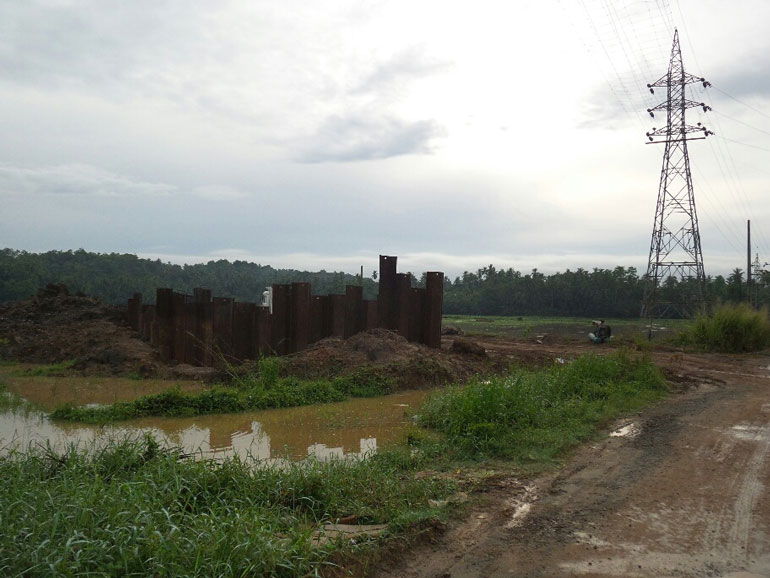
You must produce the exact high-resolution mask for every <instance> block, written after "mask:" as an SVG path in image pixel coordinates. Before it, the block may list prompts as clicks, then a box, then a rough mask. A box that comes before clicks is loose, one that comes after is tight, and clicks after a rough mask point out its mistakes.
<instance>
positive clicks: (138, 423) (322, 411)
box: [0, 378, 426, 460]
mask: <svg viewBox="0 0 770 578" xmlns="http://www.w3.org/2000/svg"><path fill="white" fill-rule="evenodd" d="M25 379H26V378H25ZM59 379H60V380H61V379H62V378H59ZM20 381H23V380H17V381H15V382H14V383H13V385H10V384H9V389H10V390H11V391H14V392H15V393H16V394H18V395H21V396H23V397H25V398H26V399H29V400H30V401H31V402H32V403H33V404H34V405H35V406H37V407H40V408H43V409H46V410H47V409H50V408H51V407H53V406H55V405H58V403H53V404H52V402H51V401H50V400H49V399H48V398H47V397H45V395H43V394H41V388H40V387H39V383H38V384H37V385H35V384H34V383H33V382H32V381H30V382H29V383H27V384H24V383H20ZM110 383H111V382H109V380H107V381H105V382H104V383H102V384H100V389H101V388H105V389H107V388H109V387H112V385H110ZM49 387H50V384H49ZM57 387H58V390H57V393H56V396H58V397H57V399H60V398H61V394H60V391H61V389H63V388H66V387H67V386H62V385H61V384H60V385H59V386H57ZM166 387H168V384H167V383H166ZM68 391H69V393H68V394H67V395H68V396H70V397H72V395H71V394H72V392H73V391H74V389H73V388H71V387H70V388H69V390H68ZM49 393H50V392H49ZM124 394H125V391H124V392H123V394H121V398H123V399H130V398H131V397H130V396H128V397H124ZM144 394H145V392H144V390H143V392H142V393H141V394H140V395H144ZM89 395H90V394H89ZM99 395H100V396H101V397H100V399H104V398H105V396H106V397H110V396H114V395H115V394H114V392H113V393H111V392H104V391H102V392H101V393H100V394H99ZM425 395H426V392H424V391H413V392H404V393H399V394H395V395H391V396H387V397H381V398H372V399H354V400H350V401H346V402H341V403H335V404H326V405H322V406H308V407H298V408H287V409H275V410H266V411H259V412H249V413H242V414H229V415H212V416H197V417H189V418H143V419H137V420H131V421H127V422H120V423H118V424H116V425H108V426H90V425H83V424H73V423H68V422H58V421H57V422H52V421H51V420H49V419H48V418H47V416H46V414H45V413H44V411H41V409H35V408H34V407H32V406H29V405H28V406H24V407H21V408H16V409H7V410H5V411H4V412H3V411H0V448H2V449H6V450H7V448H9V447H11V446H13V447H17V448H22V449H23V448H26V447H28V446H30V445H34V444H50V445H51V446H52V447H54V448H56V449H63V448H65V447H66V446H68V445H70V444H73V443H79V444H82V445H85V446H86V447H89V446H90V445H91V444H96V445H97V446H98V445H99V444H101V443H104V442H105V441H106V440H108V439H112V438H114V437H124V436H126V435H130V436H141V435H143V434H144V433H150V434H152V435H153V436H154V437H155V438H156V439H157V440H158V441H159V442H160V443H162V444H166V445H168V446H176V447H180V448H182V450H183V451H184V452H186V453H191V454H194V453H198V454H200V455H201V456H202V457H211V458H222V457H225V456H231V455H235V454H237V455H239V456H241V457H247V456H253V457H255V458H259V459H262V460H275V459H282V458H289V459H294V460H296V459H302V458H304V457H306V456H309V455H311V456H314V457H316V458H317V459H319V460H329V459H332V458H339V457H343V456H350V455H356V456H362V455H366V454H370V453H372V452H375V451H377V448H378V447H384V446H387V445H388V444H392V443H396V442H400V441H401V440H402V439H403V436H404V435H405V434H404V432H405V428H406V426H407V424H408V422H409V419H410V418H409V415H408V412H409V411H410V409H411V408H414V409H416V408H417V407H418V406H419V404H420V403H421V401H422V400H423V399H424V397H425ZM56 396H55V397H56ZM87 398H88V399H89V400H90V399H92V398H93V395H90V397H88V396H87ZM68 401H70V402H72V403H82V402H83V398H82V397H81V398H77V396H75V398H72V399H68Z"/></svg>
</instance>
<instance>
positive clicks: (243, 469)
mask: <svg viewBox="0 0 770 578" xmlns="http://www.w3.org/2000/svg"><path fill="white" fill-rule="evenodd" d="M425 459H426V458H425V457H424V456H422V455H419V454H413V453H411V452H409V451H408V450H406V449H401V450H393V451H390V452H384V453H379V454H376V455H373V456H371V457H370V458H368V459H366V460H359V461H343V460H335V461H332V462H328V463H319V462H316V461H308V462H303V463H300V464H296V463H295V464H292V463H288V462H286V463H281V464H279V465H275V464H273V465H271V464H265V463H262V464H254V463H250V462H249V461H248V460H243V461H242V460H239V459H238V458H230V459H227V460H226V461H225V462H224V463H215V462H211V461H201V460H193V459H185V458H183V457H180V456H179V455H178V454H177V453H175V452H174V451H170V450H164V449H162V448H160V447H158V445H157V443H156V442H155V441H154V440H153V439H152V438H150V437H145V438H144V439H142V440H133V441H130V440H129V441H125V440H124V441H113V442H112V443H109V444H107V445H106V446H105V447H103V448H102V449H100V450H98V451H95V452H94V451H87V450H86V449H84V448H76V447H71V448H70V449H69V450H68V451H67V452H65V453H64V454H63V455H59V454H56V453H54V452H52V451H50V450H47V449H45V448H33V449H32V450H30V451H28V452H23V453H16V452H14V453H11V454H10V455H8V456H5V457H3V458H2V459H0V478H1V479H2V480H3V484H2V485H1V486H0V519H2V520H3V532H2V533H0V574H1V575H3V576H21V575H24V576H52V575H56V576H84V575H88V576H118V575H120V576H158V577H161V576H206V577H208V576H220V577H229V576H287V577H288V576H313V575H317V574H318V573H319V572H320V571H321V570H322V569H323V568H325V567H329V566H331V565H333V564H334V563H335V562H338V561H341V560H342V559H343V558H342V557H343V556H345V555H347V554H351V553H353V552H355V551H359V553H360V550H361V549H364V550H365V549H366V545H367V544H368V543H372V541H373V538H367V537H365V536H364V537H358V538H357V540H356V541H351V540H350V539H348V540H344V539H343V538H341V537H338V536H335V534H334V532H333V531H330V530H331V528H330V527H328V526H326V524H328V523H330V522H335V521H337V520H339V519H341V518H348V519H355V521H356V522H357V523H359V524H387V528H386V529H385V532H386V534H387V533H390V534H398V533H400V532H402V531H403V530H404V529H405V528H407V527H410V528H414V527H419V526H420V525H421V524H422V523H424V522H426V521H428V520H435V519H436V518H437V516H440V515H441V511H440V510H439V509H438V507H437V506H436V504H437V500H440V499H442V498H445V497H446V496H447V495H449V494H450V493H452V492H453V491H454V489H455V487H454V484H453V482H451V481H449V480H447V479H445V478H437V477H418V476H415V475H414V473H415V472H416V471H417V469H418V468H420V467H421V466H424V463H425ZM255 466H258V467H255ZM325 526H326V528H325Z"/></svg>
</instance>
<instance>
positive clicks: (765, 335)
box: [682, 303, 770, 353]
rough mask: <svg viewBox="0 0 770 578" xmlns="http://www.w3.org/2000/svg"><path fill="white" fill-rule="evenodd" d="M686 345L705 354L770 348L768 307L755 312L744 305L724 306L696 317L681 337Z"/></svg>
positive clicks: (729, 304)
mask: <svg viewBox="0 0 770 578" xmlns="http://www.w3.org/2000/svg"><path fill="white" fill-rule="evenodd" d="M682 341H683V343H685V344H691V345H694V346H696V347H698V348H700V349H703V350H705V351H714V352H722V353H745V352H749V351H760V350H762V349H766V348H767V347H770V318H768V311H767V308H762V309H759V310H757V309H754V308H753V307H750V306H749V305H747V304H746V303H737V304H735V303H727V304H724V305H720V306H718V307H716V308H715V309H714V311H713V312H712V313H711V314H710V315H701V316H698V317H697V318H696V320H695V323H694V324H693V326H692V328H691V329H690V330H688V331H685V332H684V333H683V335H682Z"/></svg>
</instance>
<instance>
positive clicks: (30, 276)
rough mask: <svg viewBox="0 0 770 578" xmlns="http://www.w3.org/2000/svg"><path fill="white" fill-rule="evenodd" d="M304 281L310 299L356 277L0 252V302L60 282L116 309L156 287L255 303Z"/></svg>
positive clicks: (367, 291) (224, 264)
mask: <svg viewBox="0 0 770 578" xmlns="http://www.w3.org/2000/svg"><path fill="white" fill-rule="evenodd" d="M292 282H309V283H311V284H312V291H313V294H315V295H325V294H329V293H344V292H345V285H357V284H359V283H360V280H359V278H358V276H355V275H348V274H346V273H336V272H327V271H320V272H316V273H311V272H308V271H296V270H293V269H274V268H273V267H270V266H269V265H258V264H255V263H248V262H246V261H234V262H230V261H227V260H225V259H220V260H218V261H209V262H208V263H206V264H196V265H172V264H171V263H163V262H162V261H161V260H160V259H156V260H152V259H140V258H139V257H137V256H136V255H130V254H118V253H109V254H108V253H89V252H86V251H84V250H82V249H79V250H77V251H49V252H47V253H28V252H26V251H15V250H13V249H3V250H0V302H2V301H15V300H18V299H24V298H27V297H29V296H30V295H33V294H35V293H36V292H37V290H38V289H39V288H40V287H44V286H45V285H47V284H48V283H64V284H66V285H67V287H68V289H69V290H70V292H72V293H76V292H80V293H84V294H86V295H93V296H95V297H99V298H101V299H103V300H105V301H107V302H110V303H115V304H121V303H123V304H124V303H126V300H127V299H128V298H129V297H131V296H132V295H133V294H134V293H141V294H142V295H143V296H144V299H145V302H150V301H154V299H155V290H156V289H157V288H158V287H171V288H173V289H174V290H175V291H179V292H181V293H188V294H192V290H193V289H194V288H195V287H203V288H206V289H211V292H212V295H214V296H217V297H234V298H235V299H236V300H237V301H244V302H258V301H260V300H261V299H262V292H263V291H264V290H265V287H267V286H269V285H272V284H273V283H292ZM376 295H377V284H376V283H375V282H374V281H373V280H372V279H364V296H365V297H366V298H367V299H372V298H374V297H375V296H376Z"/></svg>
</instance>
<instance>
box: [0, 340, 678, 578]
mask: <svg viewBox="0 0 770 578" xmlns="http://www.w3.org/2000/svg"><path fill="white" fill-rule="evenodd" d="M277 367H278V362H275V364H273V362H267V364H266V365H261V367H260V368H259V370H258V371H257V372H255V373H253V374H250V375H246V376H241V377H239V378H238V380H236V382H235V384H236V387H229V388H214V389H212V390H210V391H207V392H204V393H203V394H198V395H185V394H183V393H181V392H180V391H178V390H175V391H171V392H166V393H164V394H161V395H159V396H148V397H145V398H142V399H140V400H138V401H137V402H136V403H135V404H115V405H114V406H111V408H106V409H107V410H110V411H115V408H120V407H128V408H133V409H131V410H130V411H132V412H135V411H145V412H150V414H152V415H155V414H157V413H155V412H160V413H163V412H169V411H171V412H181V413H182V414H185V413H186V412H189V411H195V412H207V411H219V410H221V409H222V408H223V407H225V408H230V409H235V408H240V407H241V405H240V404H242V403H248V404H254V403H284V402H287V403H288V402H291V403H294V402H296V401H297V400H298V399H299V397H300V396H301V395H302V394H301V393H300V392H302V391H303V387H304V388H306V390H307V391H306V392H305V393H306V394H307V395H309V396H312V397H313V398H319V397H324V396H326V395H329V392H334V394H333V395H335V396H336V395H352V394H353V393H354V392H356V393H374V392H379V391H381V390H382V389H387V386H388V383H389V382H388V381H387V379H386V378H385V377H384V376H380V377H381V378H382V379H383V380H384V381H382V382H378V381H377V380H376V379H373V377H372V375H373V374H371V373H369V372H364V373H362V374H361V375H358V376H351V377H348V378H345V379H343V380H337V381H335V380H329V381H324V382H307V383H305V384H304V386H303V383H302V382H298V381H297V380H292V379H291V378H287V377H282V376H280V375H279V373H280V372H279V371H278V370H277ZM320 383H323V384H324V385H323V386H320V385H319V384H320ZM665 394H666V388H665V383H664V380H663V378H662V377H661V375H660V373H659V372H658V371H657V370H656V368H655V367H654V366H653V365H652V364H651V363H650V361H649V359H647V358H646V357H645V356H642V355H632V354H630V353H629V352H628V351H627V350H625V349H620V350H618V351H616V352H614V353H613V354H611V355H607V356H595V355H587V356H582V357H579V358H577V359H575V360H574V361H571V362H569V363H566V364H558V365H554V366H552V367H549V368H546V369H540V370H526V369H513V370H512V371H511V372H510V373H509V374H507V375H504V376H499V377H492V378H489V379H485V380H482V379H477V380H474V381H471V382H470V383H468V384H467V385H465V386H464V387H452V388H450V389H448V390H447V391H445V392H442V393H439V394H436V395H434V396H431V398H429V401H428V402H427V403H426V404H424V405H423V407H422V408H421V409H420V410H419V414H418V416H416V417H417V418H418V421H419V424H421V426H422V427H417V426H411V428H410V431H409V432H408V436H407V439H408V443H409V446H404V447H397V448H394V449H390V450H388V451H385V452H379V453H377V454H374V455H372V456H370V457H368V458H367V459H364V460H356V461H351V460H334V461H331V462H327V463H319V462H317V461H314V460H309V461H305V462H301V463H289V462H283V461H282V462H280V463H279V464H277V463H267V462H262V463H255V462H254V461H252V460H251V459H241V458H238V457H233V458H228V459H226V460H225V461H223V462H221V463H216V462H213V461H205V460H191V459H186V458H183V457H182V456H180V455H179V454H178V453H175V452H174V451H173V450H167V449H163V448H161V447H160V446H159V445H158V444H157V442H155V441H153V440H152V438H150V437H144V438H143V439H140V440H133V441H130V440H129V441H113V442H110V443H108V444H107V445H106V446H104V447H102V448H101V449H94V448H91V449H88V450H87V449H84V448H76V447H71V448H69V450H68V451H66V452H65V453H64V454H63V455H57V454H55V453H54V452H53V451H52V450H50V449H47V448H41V447H38V448H33V449H32V450H30V451H27V452H12V453H10V455H6V456H5V457H0V479H2V480H3V484H2V485H0V520H2V522H3V532H2V533H0V575H17V574H20V573H22V572H26V574H25V575H29V576H42V575H65V576H75V575H91V576H113V575H125V576H177V575H185V576H188V575H191V576H287V577H288V576H313V575H318V574H319V573H320V572H323V571H324V569H327V568H328V567H329V565H331V564H332V563H333V562H339V561H344V560H348V559H349V557H351V556H352V557H358V556H367V555H369V553H373V555H374V556H376V555H377V554H376V547H377V544H378V543H379V542H378V540H379V539H365V540H364V541H363V542H360V541H359V542H356V543H353V542H350V541H343V540H341V539H337V540H332V541H328V542H319V541H317V540H314V536H317V535H318V533H319V532H320V531H321V530H322V528H323V526H324V524H325V523H326V522H334V521H336V520H338V519H340V518H346V517H348V516H355V517H356V522H357V523H362V524H370V523H371V524H379V523H382V524H388V531H387V535H386V537H385V539H387V537H388V536H390V537H401V536H404V535H408V533H409V532H410V530H411V531H416V530H418V529H419V528H421V527H423V526H424V525H430V524H431V523H432V522H431V521H433V520H436V519H437V517H438V518H440V517H443V516H446V515H447V514H448V510H447V509H446V507H445V506H439V504H446V501H445V499H446V498H447V497H448V496H450V495H451V494H453V493H455V492H456V490H457V483H456V482H455V481H453V480H452V479H451V478H452V476H451V475H425V472H431V471H432V472H436V471H442V470H443V471H447V472H448V471H452V472H454V471H456V468H457V466H458V464H463V463H465V464H467V463H468V460H470V461H473V462H476V463H479V462H480V463H482V464H489V463H490V461H489V460H500V459H502V460H507V466H506V467H510V466H511V465H512V466H514V467H519V468H524V469H527V470H536V469H541V468H542V467H545V466H548V465H551V464H554V463H556V461H557V460H558V459H559V458H561V457H563V456H564V454H565V452H566V451H567V450H568V449H569V448H571V447H573V446H574V445H576V444H578V443H580V442H581V441H584V440H587V439H590V438H591V437H593V436H595V435H596V432H597V428H600V427H602V426H604V425H606V424H607V423H608V422H609V421H610V420H612V419H613V418H615V417H616V416H618V415H620V414H623V413H626V412H631V411H635V410H638V409H639V408H641V407H643V406H644V405H646V404H649V403H651V402H653V401H655V400H657V399H659V398H661V397H662V396H664V395H665ZM258 400H262V402H258ZM73 410H74V408H73ZM93 415H97V414H93ZM103 417H104V416H102V418H103ZM497 463H499V462H497ZM463 467H465V466H463ZM441 508H444V509H441Z"/></svg>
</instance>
